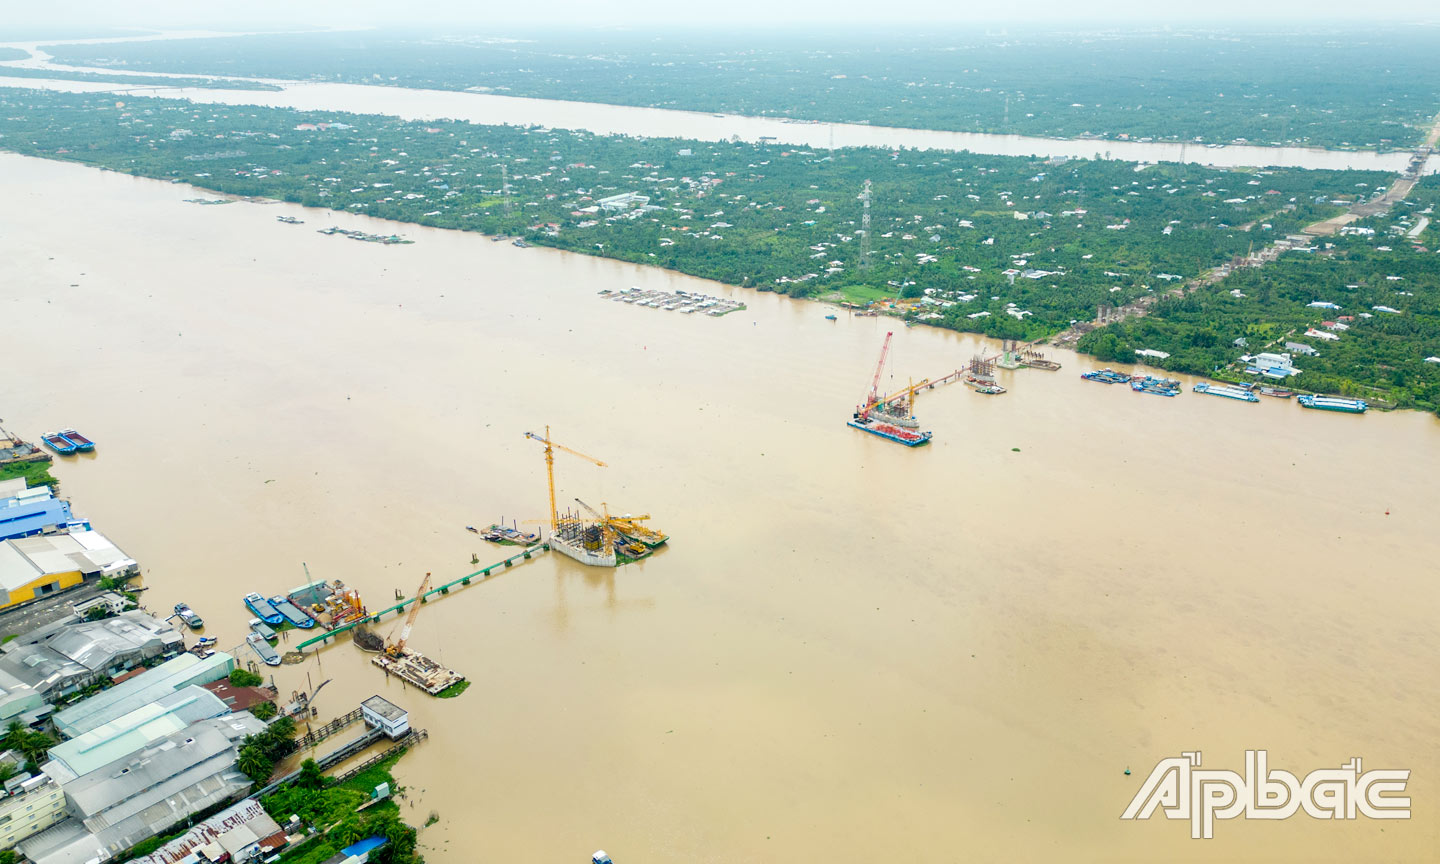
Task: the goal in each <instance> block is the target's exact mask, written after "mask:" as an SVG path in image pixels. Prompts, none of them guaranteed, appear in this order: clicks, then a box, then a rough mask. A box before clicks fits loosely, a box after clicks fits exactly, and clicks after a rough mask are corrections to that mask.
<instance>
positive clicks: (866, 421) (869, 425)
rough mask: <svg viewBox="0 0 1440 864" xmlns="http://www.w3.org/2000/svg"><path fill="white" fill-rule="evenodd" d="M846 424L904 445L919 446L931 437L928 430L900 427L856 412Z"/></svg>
mask: <svg viewBox="0 0 1440 864" xmlns="http://www.w3.org/2000/svg"><path fill="white" fill-rule="evenodd" d="M846 425H847V426H853V427H855V428H856V429H859V430H860V431H862V432H869V433H870V434H871V435H878V436H880V437H881V438H885V439H887V440H890V441H895V442H897V443H899V444H904V445H905V446H906V447H919V446H920V445H921V444H924V443H926V442H928V441H929V440H930V438H931V433H930V432H928V431H927V432H917V431H915V430H913V429H901V428H900V427H899V426H893V425H891V424H889V423H881V422H879V421H877V420H874V419H872V418H870V417H862V416H861V415H859V414H856V415H855V416H854V417H853V418H852V419H851V420H850V421H849V422H848V423H846Z"/></svg>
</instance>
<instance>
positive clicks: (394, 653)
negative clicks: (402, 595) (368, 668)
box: [385, 573, 430, 657]
mask: <svg viewBox="0 0 1440 864" xmlns="http://www.w3.org/2000/svg"><path fill="white" fill-rule="evenodd" d="M429 587H430V574H429V573H426V574H425V578H424V579H422V580H421V581H420V587H419V588H417V589H415V602H414V603H412V604H411V605H410V614H409V615H406V616H405V627H404V629H402V630H401V631H400V638H399V639H397V640H395V642H394V644H392V645H389V646H387V647H386V648H385V653H386V654H389V655H390V656H391V657H399V656H400V655H401V654H403V653H404V651H405V643H406V642H407V641H409V639H410V628H412V627H414V626H415V616H416V615H419V614H420V601H421V600H422V599H423V598H424V597H425V589H426V588H429Z"/></svg>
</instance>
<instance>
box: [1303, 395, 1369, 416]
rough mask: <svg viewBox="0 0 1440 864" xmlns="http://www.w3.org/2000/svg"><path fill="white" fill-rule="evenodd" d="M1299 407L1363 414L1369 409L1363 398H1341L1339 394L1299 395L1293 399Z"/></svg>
mask: <svg viewBox="0 0 1440 864" xmlns="http://www.w3.org/2000/svg"><path fill="white" fill-rule="evenodd" d="M1295 401H1297V402H1299V403H1300V407H1301V408H1313V409H1315V410H1317V411H1339V412H1341V413H1342V414H1364V413H1365V412H1366V411H1368V410H1370V406H1369V405H1368V404H1366V402H1365V400H1364V399H1342V398H1341V397H1339V396H1301V397H1300V398H1299V399H1297V400H1295Z"/></svg>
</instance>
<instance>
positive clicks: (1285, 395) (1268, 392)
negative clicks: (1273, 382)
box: [1260, 387, 1295, 399]
mask: <svg viewBox="0 0 1440 864" xmlns="http://www.w3.org/2000/svg"><path fill="white" fill-rule="evenodd" d="M1260 395H1261V396H1274V397H1275V398H1276V399H1289V398H1290V397H1291V396H1294V395H1295V391H1293V390H1286V389H1285V388H1284V387H1261V388H1260Z"/></svg>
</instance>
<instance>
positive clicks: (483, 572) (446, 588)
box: [294, 543, 550, 651]
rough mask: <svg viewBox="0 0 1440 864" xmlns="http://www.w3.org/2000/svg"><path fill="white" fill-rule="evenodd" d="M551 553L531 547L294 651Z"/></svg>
mask: <svg viewBox="0 0 1440 864" xmlns="http://www.w3.org/2000/svg"><path fill="white" fill-rule="evenodd" d="M549 551H550V544H548V543H541V544H539V545H538V546H531V547H529V548H528V549H526V550H525V551H524V552H520V553H517V554H515V555H511V556H510V557H509V558H506V559H505V560H504V561H497V562H496V563H494V564H491V565H490V566H489V567H484V568H481V569H479V570H476V571H475V572H474V573H471V574H470V575H468V576H461V577H460V578H459V579H456V580H454V581H453V582H446V583H445V584H444V585H441V586H439V587H438V588H431V589H430V590H429V591H426V592H425V593H424V594H421V595H420V596H419V597H411V598H409V599H408V600H401V601H400V602H399V603H396V604H395V605H394V606H390V607H388V608H385V609H381V610H380V611H379V612H376V613H374V614H372V615H367V616H366V617H364V618H361V619H360V620H359V621H352V622H350V623H349V624H343V625H341V626H339V627H336V628H335V629H334V630H327V631H325V632H324V633H321V634H320V635H319V636H312V637H311V638H309V639H306V640H305V641H304V642H301V643H300V644H299V645H296V646H295V649H294V650H296V651H304V650H305V649H306V648H309V647H310V646H311V645H323V644H324V643H326V642H328V641H330V640H331V639H334V638H335V637H337V636H339V635H340V634H341V633H344V632H345V631H346V630H352V629H354V628H356V627H359V626H360V625H361V624H378V623H379V622H380V619H382V618H384V617H385V616H386V615H389V614H390V613H391V612H394V613H395V614H396V615H399V614H401V613H403V612H404V611H405V607H406V606H409V605H410V604H412V603H415V602H417V601H418V602H420V603H428V602H429V600H430V598H431V597H433V596H435V595H436V594H440V595H442V596H443V595H446V594H449V593H450V589H452V588H456V587H461V588H463V587H465V586H467V585H469V584H470V583H471V582H473V581H475V580H476V579H480V580H482V581H483V580H485V579H488V578H489V577H490V574H491V573H493V572H495V571H496V570H504V569H505V568H507V567H513V566H515V562H517V561H528V560H530V559H531V558H533V557H535V556H536V555H540V554H542V553H544V552H549Z"/></svg>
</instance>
